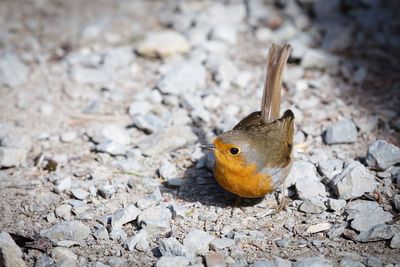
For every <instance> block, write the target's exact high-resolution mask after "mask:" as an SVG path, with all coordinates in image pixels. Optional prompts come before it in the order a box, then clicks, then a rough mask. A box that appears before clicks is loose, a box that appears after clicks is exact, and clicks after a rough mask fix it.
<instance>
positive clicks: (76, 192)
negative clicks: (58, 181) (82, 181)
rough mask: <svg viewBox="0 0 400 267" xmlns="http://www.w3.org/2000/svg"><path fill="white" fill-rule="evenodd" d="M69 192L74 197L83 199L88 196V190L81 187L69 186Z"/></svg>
mask: <svg viewBox="0 0 400 267" xmlns="http://www.w3.org/2000/svg"><path fill="white" fill-rule="evenodd" d="M71 194H72V196H73V197H75V198H76V199H80V200H85V199H87V198H88V197H89V195H90V194H89V192H88V191H86V190H85V189H83V188H80V187H79V188H71Z"/></svg>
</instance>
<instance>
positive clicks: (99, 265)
mask: <svg viewBox="0 0 400 267" xmlns="http://www.w3.org/2000/svg"><path fill="white" fill-rule="evenodd" d="M109 266H110V265H106V264H104V263H101V262H99V261H96V262H95V263H94V264H93V267H109Z"/></svg>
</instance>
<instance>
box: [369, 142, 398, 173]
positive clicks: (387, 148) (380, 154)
mask: <svg viewBox="0 0 400 267" xmlns="http://www.w3.org/2000/svg"><path fill="white" fill-rule="evenodd" d="M366 161H367V164H368V166H370V167H372V168H377V169H381V170H385V169H387V168H389V167H390V166H393V165H394V164H396V163H399V162H400V148H399V147H397V146H395V145H393V144H390V143H388V142H386V141H384V140H377V141H375V142H374V143H372V144H371V145H370V146H369V147H368V152H367V158H366Z"/></svg>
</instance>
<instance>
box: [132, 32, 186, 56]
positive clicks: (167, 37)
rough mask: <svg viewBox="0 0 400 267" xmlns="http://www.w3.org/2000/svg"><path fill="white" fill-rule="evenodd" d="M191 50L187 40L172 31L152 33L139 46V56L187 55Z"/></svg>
mask: <svg viewBox="0 0 400 267" xmlns="http://www.w3.org/2000/svg"><path fill="white" fill-rule="evenodd" d="M189 49H190V44H189V43H188V41H187V40H186V38H185V37H184V36H183V35H181V34H180V33H178V32H175V31H172V30H164V31H158V32H150V33H148V34H147V35H146V37H145V39H144V40H143V41H141V42H140V43H139V44H138V46H137V52H138V54H139V55H142V56H145V57H151V58H155V57H161V58H165V57H169V56H172V55H175V54H182V53H187V52H188V51H189Z"/></svg>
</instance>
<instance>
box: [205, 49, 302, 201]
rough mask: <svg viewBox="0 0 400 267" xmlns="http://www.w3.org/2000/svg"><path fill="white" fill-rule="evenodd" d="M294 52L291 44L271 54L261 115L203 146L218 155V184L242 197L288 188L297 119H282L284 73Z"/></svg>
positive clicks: (288, 112) (289, 113)
mask: <svg viewBox="0 0 400 267" xmlns="http://www.w3.org/2000/svg"><path fill="white" fill-rule="evenodd" d="M290 51H291V47H290V45H288V44H286V45H284V46H278V45H272V47H271V48H270V50H269V53H268V58H267V73H266V82H265V86H264V92H263V97H262V102H261V111H256V112H253V113H251V114H250V115H248V116H247V117H245V118H244V119H243V120H241V121H240V122H239V123H238V124H237V125H236V126H235V127H234V128H233V129H232V130H230V131H227V132H224V133H222V134H220V135H218V136H217V137H216V138H215V139H214V141H213V144H210V145H202V146H201V147H202V148H205V149H211V150H213V152H214V155H215V165H214V169H213V172H214V176H215V178H216V180H217V182H218V183H219V184H220V185H221V186H222V187H223V188H224V189H226V190H227V191H229V192H232V193H234V194H236V195H238V196H239V197H245V198H258V197H263V196H265V195H266V194H268V193H272V192H274V191H275V190H276V189H278V187H280V186H283V185H284V182H285V179H286V177H287V176H288V174H289V171H290V169H291V166H292V160H293V157H292V154H293V153H292V151H293V132H294V128H293V121H294V115H293V112H292V111H291V110H286V111H285V112H284V114H283V115H282V117H279V115H280V114H279V113H280V102H281V86H282V78H283V70H284V67H285V65H286V61H287V59H288V58H289V54H290ZM281 204H282V202H281Z"/></svg>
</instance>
